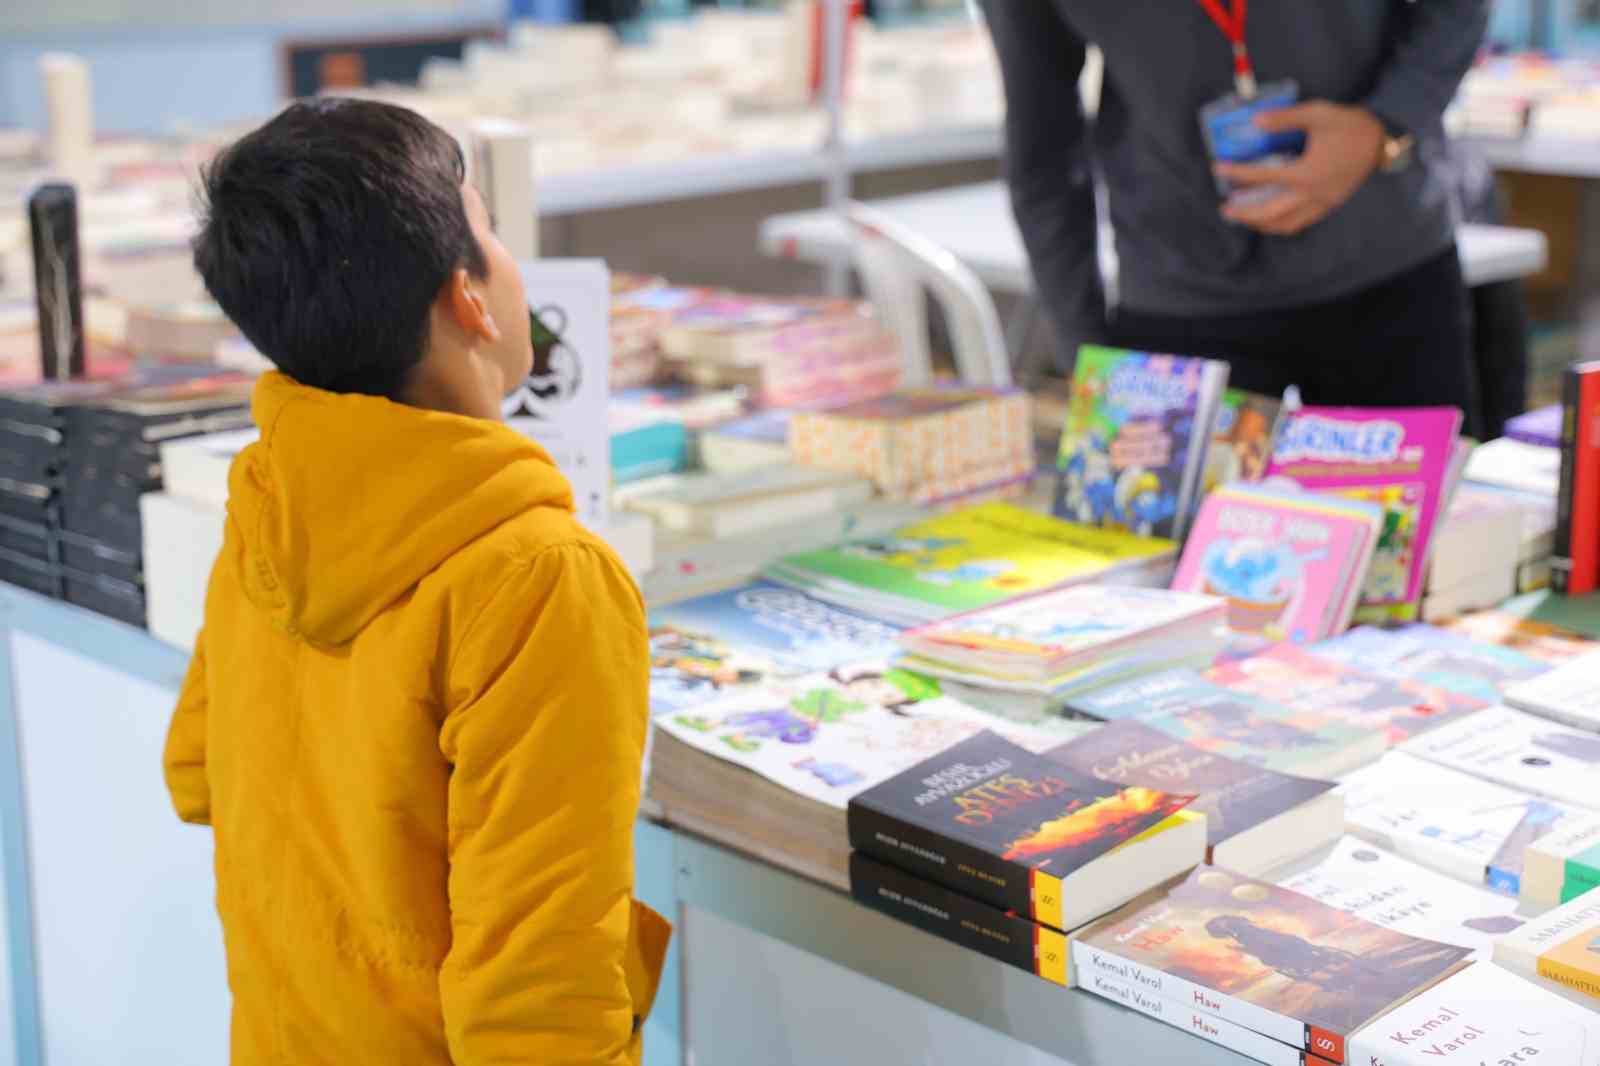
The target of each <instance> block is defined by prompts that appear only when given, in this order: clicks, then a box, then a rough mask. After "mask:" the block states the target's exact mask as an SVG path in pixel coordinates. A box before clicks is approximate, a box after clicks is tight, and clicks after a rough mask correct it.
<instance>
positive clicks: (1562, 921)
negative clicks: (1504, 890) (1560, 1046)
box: [1494, 892, 1600, 1062]
mask: <svg viewBox="0 0 1600 1066" xmlns="http://www.w3.org/2000/svg"><path fill="white" fill-rule="evenodd" d="M1596 941H1600V892H1587V893H1585V894H1583V895H1581V896H1578V897H1576V898H1575V899H1573V900H1572V901H1571V902H1570V903H1566V904H1563V905H1562V906H1560V907H1557V908H1556V909H1555V910H1553V911H1550V912H1548V913H1547V914H1543V915H1541V916H1540V917H1538V918H1536V919H1534V920H1533V921H1531V922H1528V923H1527V924H1526V925H1524V926H1523V927H1522V928H1520V929H1518V930H1516V931H1515V932H1513V933H1508V934H1507V935H1506V936H1505V937H1504V938H1503V939H1502V940H1501V941H1500V942H1499V943H1497V944H1496V945H1495V946H1494V961H1495V962H1497V963H1499V964H1500V965H1501V966H1504V967H1505V968H1506V969H1508V970H1510V971H1511V972H1512V973H1514V974H1517V975H1518V976H1520V977H1522V978H1525V979H1526V980H1527V981H1529V982H1531V983H1532V984H1534V985H1536V986H1538V987H1539V988H1542V989H1544V990H1545V991H1547V992H1550V993H1554V994H1555V995H1558V996H1564V997H1565V998H1567V999H1569V1000H1571V1001H1572V1002H1574V1003H1578V1004H1581V1005H1582V1006H1584V1007H1586V1008H1588V1010H1587V1012H1580V1013H1586V1014H1587V1017H1588V1019H1589V1028H1588V1029H1587V1030H1586V1035H1587V1037H1588V1042H1587V1043H1579V1042H1573V1043H1571V1044H1569V1045H1568V1046H1569V1047H1571V1048H1582V1049H1583V1053H1584V1054H1586V1055H1592V1054H1593V1049H1594V1047H1595V1042H1596V1041H1597V1040H1600V1034H1597V1033H1596V1032H1595V1030H1596V1029H1597V1028H1600V1026H1597V1025H1596V1024H1595V1019H1596V1018H1597V1016H1600V952H1597V951H1595V943H1596ZM1526 996H1527V992H1526V991H1524V992H1523V993H1522V994H1520V995H1518V996H1516V998H1514V999H1506V1000H1503V1001H1502V1002H1503V1003H1515V1004H1516V1005H1517V1007H1518V1010H1517V1012H1516V1013H1517V1015H1518V1017H1519V1018H1520V1017H1521V1016H1522V1010H1521V1007H1522V1004H1523V1002H1524V1001H1525V998H1526ZM1554 1061H1557V1062H1560V1061H1563V1060H1561V1059H1556V1060H1554ZM1565 1061H1568V1062H1573V1061H1582V1059H1574V1058H1568V1059H1567V1060H1565Z"/></svg>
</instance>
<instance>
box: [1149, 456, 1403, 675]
mask: <svg viewBox="0 0 1600 1066" xmlns="http://www.w3.org/2000/svg"><path fill="white" fill-rule="evenodd" d="M1352 502H1354V501H1352ZM1381 517H1382V516H1381V512H1379V510H1378V508H1377V507H1376V506H1374V505H1371V504H1365V505H1362V504H1357V505H1356V506H1354V507H1351V508H1349V509H1348V510H1345V509H1341V508H1336V507H1331V506H1318V505H1317V504H1316V503H1315V502H1313V501H1312V500H1311V499H1310V498H1308V497H1307V496H1306V495H1305V494H1303V493H1288V492H1279V493H1273V492H1267V491H1259V490H1258V491H1254V492H1245V491H1241V490H1239V489H1229V488H1226V487H1225V488H1222V489H1219V490H1217V491H1216V492H1214V493H1212V494H1211V495H1210V496H1209V497H1207V499H1206V501H1205V502H1204V503H1203V504H1202V505H1201V507H1200V514H1199V516H1198V517H1197V518H1196V520H1195V525H1194V528H1193V530H1191V531H1190V533H1189V539H1188V542H1187V543H1186V544H1185V545H1184V549H1183V558H1182V560H1181V561H1180V562H1179V564H1178V575H1177V577H1176V578H1174V579H1173V582H1172V587H1173V588H1175V589H1181V590H1183V591H1186V592H1205V593H1209V594H1210V595H1213V596H1222V597H1225V598H1226V599H1227V601H1228V624H1229V626H1230V627H1231V628H1233V629H1234V630H1236V631H1238V632H1241V633H1251V634H1259V635H1260V636H1262V637H1264V638H1266V639H1268V640H1287V641H1292V642H1293V643H1296V644H1305V643H1311V642H1315V641H1318V640H1322V639H1323V638H1325V637H1328V636H1331V635H1332V634H1334V633H1338V632H1342V631H1343V630H1344V628H1345V627H1346V626H1347V625H1349V623H1350V615H1351V614H1352V613H1353V612H1354V610H1355V599H1354V597H1353V596H1352V595H1351V593H1352V590H1353V588H1359V586H1360V584H1361V582H1362V581H1363V580H1364V578H1365V575H1366V568H1367V564H1368V563H1369V562H1370V561H1371V558H1372V551H1373V548H1374V546H1375V544H1376V543H1377V532H1378V527H1379V523H1380V521H1381Z"/></svg>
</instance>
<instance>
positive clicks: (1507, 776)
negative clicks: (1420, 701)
mask: <svg viewBox="0 0 1600 1066" xmlns="http://www.w3.org/2000/svg"><path fill="white" fill-rule="evenodd" d="M1402 749H1403V750H1404V751H1406V752H1407V753H1408V754H1411V755H1417V756H1420V757H1421V758H1424V759H1427V760H1428V761H1430V762H1436V763H1439V764H1440V765H1442V766H1448V767H1450V768H1451V769H1455V770H1462V771H1465V772H1466V773H1469V774H1472V775H1474V776H1476V777H1482V778H1486V779H1488V780H1490V781H1494V782H1497V783H1499V784H1502V785H1506V786H1508V787H1510V788H1515V789H1520V790H1522V791H1524V792H1530V793H1532V794H1533V795H1535V796H1542V797H1544V798H1545V799H1551V800H1555V801H1556V802H1558V803H1568V804H1571V805H1573V806H1577V807H1585V808H1592V809H1593V808H1600V789H1596V788H1595V780H1596V778H1595V772H1596V769H1597V768H1600V736H1596V735H1595V734H1593V733H1586V732H1581V731H1578V730H1575V729H1572V728H1570V727H1567V726H1562V725H1559V724H1557V723H1555V722H1550V721H1547V720H1545V719H1543V718H1535V717H1533V716H1532V715H1529V714H1523V713H1522V712H1521V711H1514V710H1512V709H1511V708H1509V707H1490V708H1489V709H1487V710H1484V711H1479V712H1478V713H1477V714H1474V715H1472V716H1470V717H1468V718H1463V719H1462V720H1461V721H1459V722H1452V723H1450V724H1449V725H1444V726H1440V727H1439V728H1438V729H1435V730H1434V731H1432V732H1431V733H1424V734H1423V735H1422V736H1419V737H1416V738H1414V739H1412V740H1409V741H1407V742H1406V743H1405V744H1404V745H1403V746H1402Z"/></svg>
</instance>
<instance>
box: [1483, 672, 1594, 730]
mask: <svg viewBox="0 0 1600 1066" xmlns="http://www.w3.org/2000/svg"><path fill="white" fill-rule="evenodd" d="M1506 703H1508V704H1510V705H1511V706H1513V707H1516V708H1517V709H1518V710H1523V711H1527V712H1528V713H1529V714H1536V715H1538V716H1539V717H1541V718H1549V719H1551V720H1552V721H1556V722H1561V723H1563V724H1565V725H1570V726H1572V727H1574V728H1576V729H1583V730H1587V731H1588V732H1591V733H1600V652H1592V653H1590V654H1589V655H1586V656H1584V657H1583V658H1581V659H1573V660H1572V661H1571V662H1568V663H1565V664H1563V665H1561V666H1558V667H1556V668H1555V669H1553V670H1551V671H1550V672H1549V673H1547V674H1544V675H1543V676H1540V677H1535V678H1531V679H1530V680H1527V681H1520V682H1518V683H1516V684H1514V685H1510V686H1508V687H1507V688H1506Z"/></svg>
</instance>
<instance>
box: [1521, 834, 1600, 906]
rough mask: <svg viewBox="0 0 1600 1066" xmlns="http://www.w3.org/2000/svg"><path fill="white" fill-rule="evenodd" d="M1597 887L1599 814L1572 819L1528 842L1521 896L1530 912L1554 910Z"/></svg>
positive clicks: (1598, 883) (1599, 835) (1598, 879)
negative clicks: (1597, 815)
mask: <svg viewBox="0 0 1600 1066" xmlns="http://www.w3.org/2000/svg"><path fill="white" fill-rule="evenodd" d="M1597 888H1600V817H1588V818H1576V819H1573V820H1572V821H1570V822H1568V823H1567V824H1565V825H1563V826H1561V827H1560V828H1559V829H1557V830H1555V831H1554V832H1551V833H1547V834H1546V835H1545V836H1542V837H1540V838H1539V839H1538V840H1535V841H1534V842H1533V843H1531V844H1529V845H1528V850H1527V853H1526V854H1525V855H1524V857H1523V864H1522V891H1521V893H1520V898H1521V900H1522V905H1523V906H1524V907H1526V908H1527V909H1528V910H1529V911H1532V912H1542V911H1546V910H1553V909H1554V908H1556V907H1559V906H1561V905H1562V904H1564V903H1571V902H1572V901H1573V900H1575V899H1577V898H1578V897H1579V896H1582V895H1584V894H1585V893H1588V892H1593V891H1594V890H1595V889H1597ZM1597 898H1600V897H1597Z"/></svg>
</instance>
